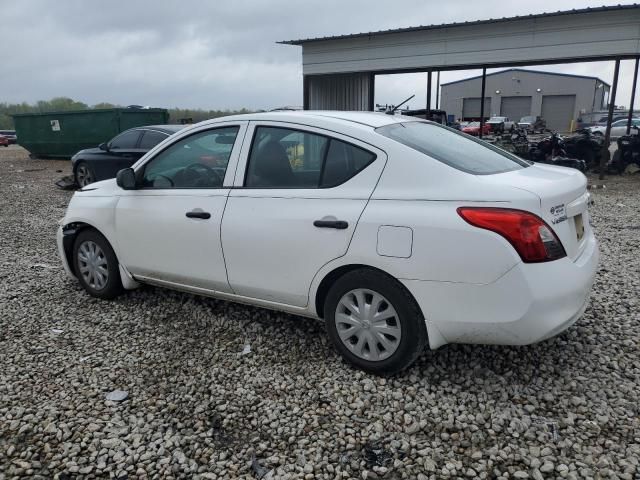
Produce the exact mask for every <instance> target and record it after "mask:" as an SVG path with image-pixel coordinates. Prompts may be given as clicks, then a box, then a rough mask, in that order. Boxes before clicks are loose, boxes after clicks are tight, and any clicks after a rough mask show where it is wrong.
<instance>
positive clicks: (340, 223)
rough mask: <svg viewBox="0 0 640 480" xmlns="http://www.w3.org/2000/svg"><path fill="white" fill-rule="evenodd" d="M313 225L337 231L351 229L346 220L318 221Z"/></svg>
mask: <svg viewBox="0 0 640 480" xmlns="http://www.w3.org/2000/svg"><path fill="white" fill-rule="evenodd" d="M313 225H314V227H318V228H335V229H337V230H344V229H345V228H349V224H348V223H347V222H345V221H344V220H316V221H315V222H313Z"/></svg>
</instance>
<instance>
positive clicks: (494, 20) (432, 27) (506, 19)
mask: <svg viewBox="0 0 640 480" xmlns="http://www.w3.org/2000/svg"><path fill="white" fill-rule="evenodd" d="M639 8H640V4H636V3H632V4H629V5H610V6H606V5H603V6H602V7H587V8H574V9H573V10H558V11H557V12H543V13H536V14H529V15H518V16H515V17H502V18H489V19H487V20H474V21H470V22H454V23H442V24H439V25H419V26H416V27H405V28H394V29H389V30H378V31H376V32H361V33H351V34H348V35H334V36H327V37H315V38H303V39H299V40H283V41H280V42H276V43H280V44H283V45H303V44H305V43H308V42H318V41H322V40H341V39H347V38H356V37H368V36H373V35H387V34H391V33H404V32H415V31H420V30H436V29H441V28H451V27H460V26H468V25H483V24H489V23H501V22H510V21H513V20H533V19H536V18H543V17H558V16H562V15H576V14H581V13H599V12H608V11H615V10H630V9H639Z"/></svg>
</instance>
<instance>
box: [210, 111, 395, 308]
mask: <svg viewBox="0 0 640 480" xmlns="http://www.w3.org/2000/svg"><path fill="white" fill-rule="evenodd" d="M247 139H251V142H249V141H245V144H244V146H243V152H242V154H241V159H240V163H239V167H238V174H236V180H235V183H234V189H233V190H232V191H231V192H230V194H229V199H228V201H227V207H226V209H225V214H224V218H223V220H222V246H223V249H224V255H225V259H226V265H227V272H228V278H229V283H230V285H231V288H232V289H233V291H234V293H236V294H238V295H242V296H246V297H252V298H257V299H261V300H266V301H271V302H276V303H282V304H287V305H292V306H298V307H304V306H306V305H307V303H308V296H309V288H310V285H311V282H312V280H313V277H314V276H315V274H316V273H317V272H318V271H319V270H320V268H321V267H322V266H323V265H325V264H326V263H327V262H329V261H331V260H333V259H335V258H338V257H340V256H342V255H344V254H345V253H346V252H347V249H348V247H349V242H350V241H351V238H352V236H353V233H354V231H355V228H356V224H357V222H358V218H359V217H360V214H361V213H362V211H363V209H364V208H365V206H366V204H367V201H368V199H369V197H370V196H371V193H372V192H373V189H374V187H375V185H376V182H377V180H378V178H379V177H380V174H381V172H382V169H383V168H384V164H385V162H386V155H385V153H384V152H382V151H381V150H378V149H376V148H374V147H372V146H371V145H368V144H365V143H362V142H359V141H356V140H354V139H352V138H349V137H343V136H341V135H339V134H336V133H334V132H326V131H323V130H320V129H317V128H313V127H309V126H301V125H296V124H286V123H280V122H259V123H254V122H252V123H251V124H250V126H249V129H248V131H247Z"/></svg>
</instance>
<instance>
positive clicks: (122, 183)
mask: <svg viewBox="0 0 640 480" xmlns="http://www.w3.org/2000/svg"><path fill="white" fill-rule="evenodd" d="M116 184H117V185H118V186H119V187H120V188H121V189H123V190H135V189H136V172H135V171H134V170H133V168H123V169H122V170H120V171H119V172H118V174H117V175H116Z"/></svg>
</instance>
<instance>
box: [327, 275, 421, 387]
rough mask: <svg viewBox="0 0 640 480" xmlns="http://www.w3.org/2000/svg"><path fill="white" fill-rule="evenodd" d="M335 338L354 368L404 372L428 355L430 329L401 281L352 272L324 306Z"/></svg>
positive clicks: (334, 340) (331, 335)
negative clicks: (425, 352) (422, 355)
mask: <svg viewBox="0 0 640 480" xmlns="http://www.w3.org/2000/svg"><path fill="white" fill-rule="evenodd" d="M324 312H325V322H326V327H327V332H328V334H329V337H330V338H331V340H332V341H333V344H334V346H335V347H336V349H337V350H338V352H339V353H340V354H341V355H342V356H343V357H344V358H345V359H346V360H347V361H349V362H350V363H352V364H353V365H355V366H357V367H359V368H361V369H362V370H365V371H367V372H371V373H374V374H378V375H384V374H392V373H396V372H399V371H400V370H403V369H405V368H407V367H408V366H409V365H411V364H412V363H413V362H414V361H415V360H416V358H418V356H419V355H420V354H421V353H422V352H423V351H424V348H425V345H426V343H427V329H426V326H425V321H424V317H423V316H422V313H421V312H420V309H419V308H418V305H417V303H416V301H415V300H414V299H413V297H412V296H411V295H410V294H409V292H407V290H406V289H405V288H404V286H403V285H402V284H400V283H399V282H398V281H397V280H396V279H394V278H392V277H390V276H388V275H386V274H384V273H382V272H379V271H377V270H373V269H359V270H354V271H352V272H349V273H346V274H345V275H343V276H342V277H340V278H339V279H338V280H337V281H336V282H335V283H334V284H333V286H332V287H331V289H330V290H329V293H328V294H327V298H326V299H325V303H324Z"/></svg>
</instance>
